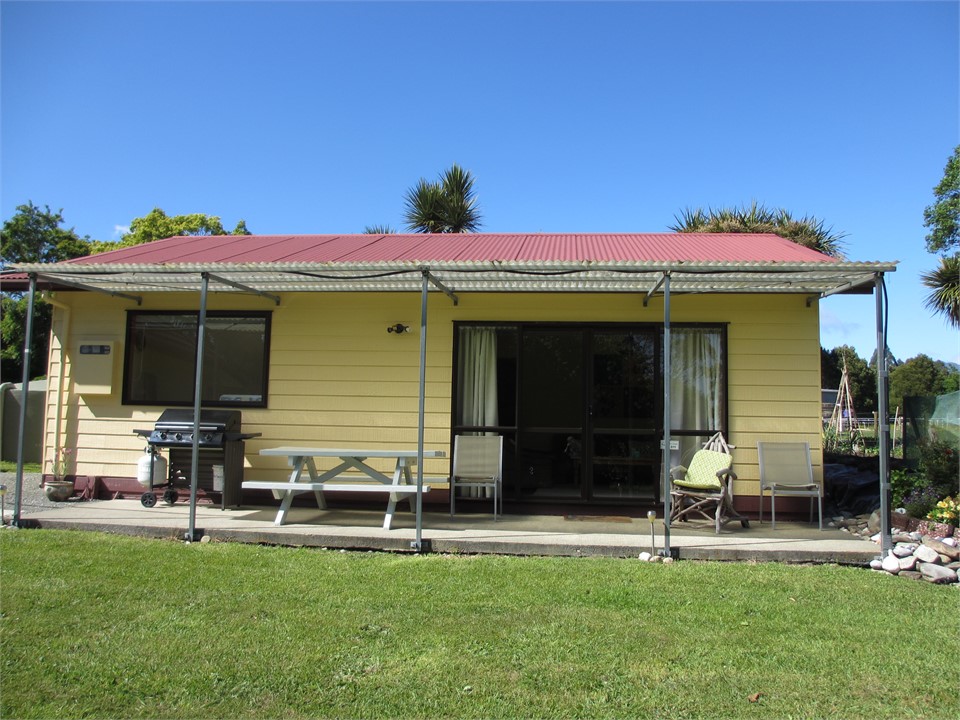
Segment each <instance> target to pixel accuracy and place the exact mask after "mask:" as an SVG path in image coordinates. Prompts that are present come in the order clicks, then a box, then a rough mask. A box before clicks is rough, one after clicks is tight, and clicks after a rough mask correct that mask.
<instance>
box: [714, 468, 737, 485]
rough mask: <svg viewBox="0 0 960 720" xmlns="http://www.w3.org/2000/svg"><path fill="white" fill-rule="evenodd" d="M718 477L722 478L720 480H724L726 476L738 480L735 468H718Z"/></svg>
mask: <svg viewBox="0 0 960 720" xmlns="http://www.w3.org/2000/svg"><path fill="white" fill-rule="evenodd" d="M717 477H718V478H720V481H721V482H723V479H724V478H727V479H728V480H736V479H737V474H736V473H735V472H734V471H733V468H727V469H726V470H718V471H717Z"/></svg>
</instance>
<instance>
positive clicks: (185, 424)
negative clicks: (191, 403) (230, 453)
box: [154, 408, 240, 431]
mask: <svg viewBox="0 0 960 720" xmlns="http://www.w3.org/2000/svg"><path fill="white" fill-rule="evenodd" d="M200 425H201V426H202V427H204V428H213V429H216V430H223V431H231V430H235V429H237V428H239V427H240V411H239V410H212V409H201V410H200ZM154 427H155V428H157V429H165V428H167V429H169V428H176V429H180V428H192V427H193V408H167V409H166V410H164V411H163V412H162V413H160V417H159V418H157V422H156V423H155V425H154Z"/></svg>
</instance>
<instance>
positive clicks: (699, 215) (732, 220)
mask: <svg viewBox="0 0 960 720" xmlns="http://www.w3.org/2000/svg"><path fill="white" fill-rule="evenodd" d="M674 220H675V221H676V222H675V224H673V225H671V226H670V229H671V230H673V231H674V232H685V233H691V232H698V233H704V232H706V233H773V234H775V235H779V236H780V237H784V238H787V239H788V240H792V241H793V242H795V243H797V244H798V245H803V246H804V247H808V248H812V249H814V250H819V251H820V252H822V253H824V254H826V255H830V256H831V257H836V258H841V257H843V253H842V252H841V250H840V247H841V242H840V241H841V240H842V239H843V238H844V237H846V235H845V234H844V233H838V232H834V231H833V228H828V227H826V224H825V223H824V221H823V220H818V219H817V218H815V217H813V216H812V215H807V216H805V217H802V218H799V219H798V218H794V217H793V215H792V214H791V213H790V212H789V211H787V210H783V209H780V210H773V209H771V208H767V207H766V206H764V205H758V204H757V203H756V202H753V203H751V205H750V206H749V207H746V206H744V207H740V208H736V207H734V208H720V209H718V210H714V209H713V208H708V209H707V210H703V209H702V208H696V209H690V208H686V209H684V210H682V211H681V212H680V214H679V215H678V216H674Z"/></svg>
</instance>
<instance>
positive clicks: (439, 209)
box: [404, 164, 480, 233]
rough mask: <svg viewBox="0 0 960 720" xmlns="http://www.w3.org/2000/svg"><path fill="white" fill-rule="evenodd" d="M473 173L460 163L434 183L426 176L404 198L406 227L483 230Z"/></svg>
mask: <svg viewBox="0 0 960 720" xmlns="http://www.w3.org/2000/svg"><path fill="white" fill-rule="evenodd" d="M473 182H474V180H473V175H471V174H470V171H469V170H464V169H463V168H462V167H460V166H459V165H457V164H454V165H452V166H451V167H450V169H449V170H447V171H446V172H444V173H443V175H441V176H440V180H439V181H438V182H435V183H431V182H427V181H426V180H424V179H423V178H421V179H420V181H419V182H418V183H417V184H416V185H415V186H414V187H412V188H410V189H409V190H408V191H407V194H406V196H405V197H404V202H405V205H406V209H405V210H404V220H405V221H406V224H407V229H408V230H412V231H413V232H418V233H468V232H476V231H477V230H479V229H480V209H479V207H478V206H477V196H476V191H475V190H474V189H473Z"/></svg>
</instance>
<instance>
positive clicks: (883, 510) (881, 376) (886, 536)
mask: <svg viewBox="0 0 960 720" xmlns="http://www.w3.org/2000/svg"><path fill="white" fill-rule="evenodd" d="M874 292H875V294H876V296H877V299H876V306H877V417H878V419H879V426H878V428H877V430H878V432H879V437H878V440H879V443H878V451H879V453H880V554H881V557H887V555H889V554H890V553H891V552H892V551H893V537H892V536H891V530H890V501H891V499H892V498H891V489H890V449H889V448H890V408H889V407H888V404H889V401H890V396H889V387H888V384H887V380H888V374H887V330H886V326H885V322H884V301H885V300H886V287H884V284H883V273H877V277H876V280H875V281H874Z"/></svg>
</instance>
